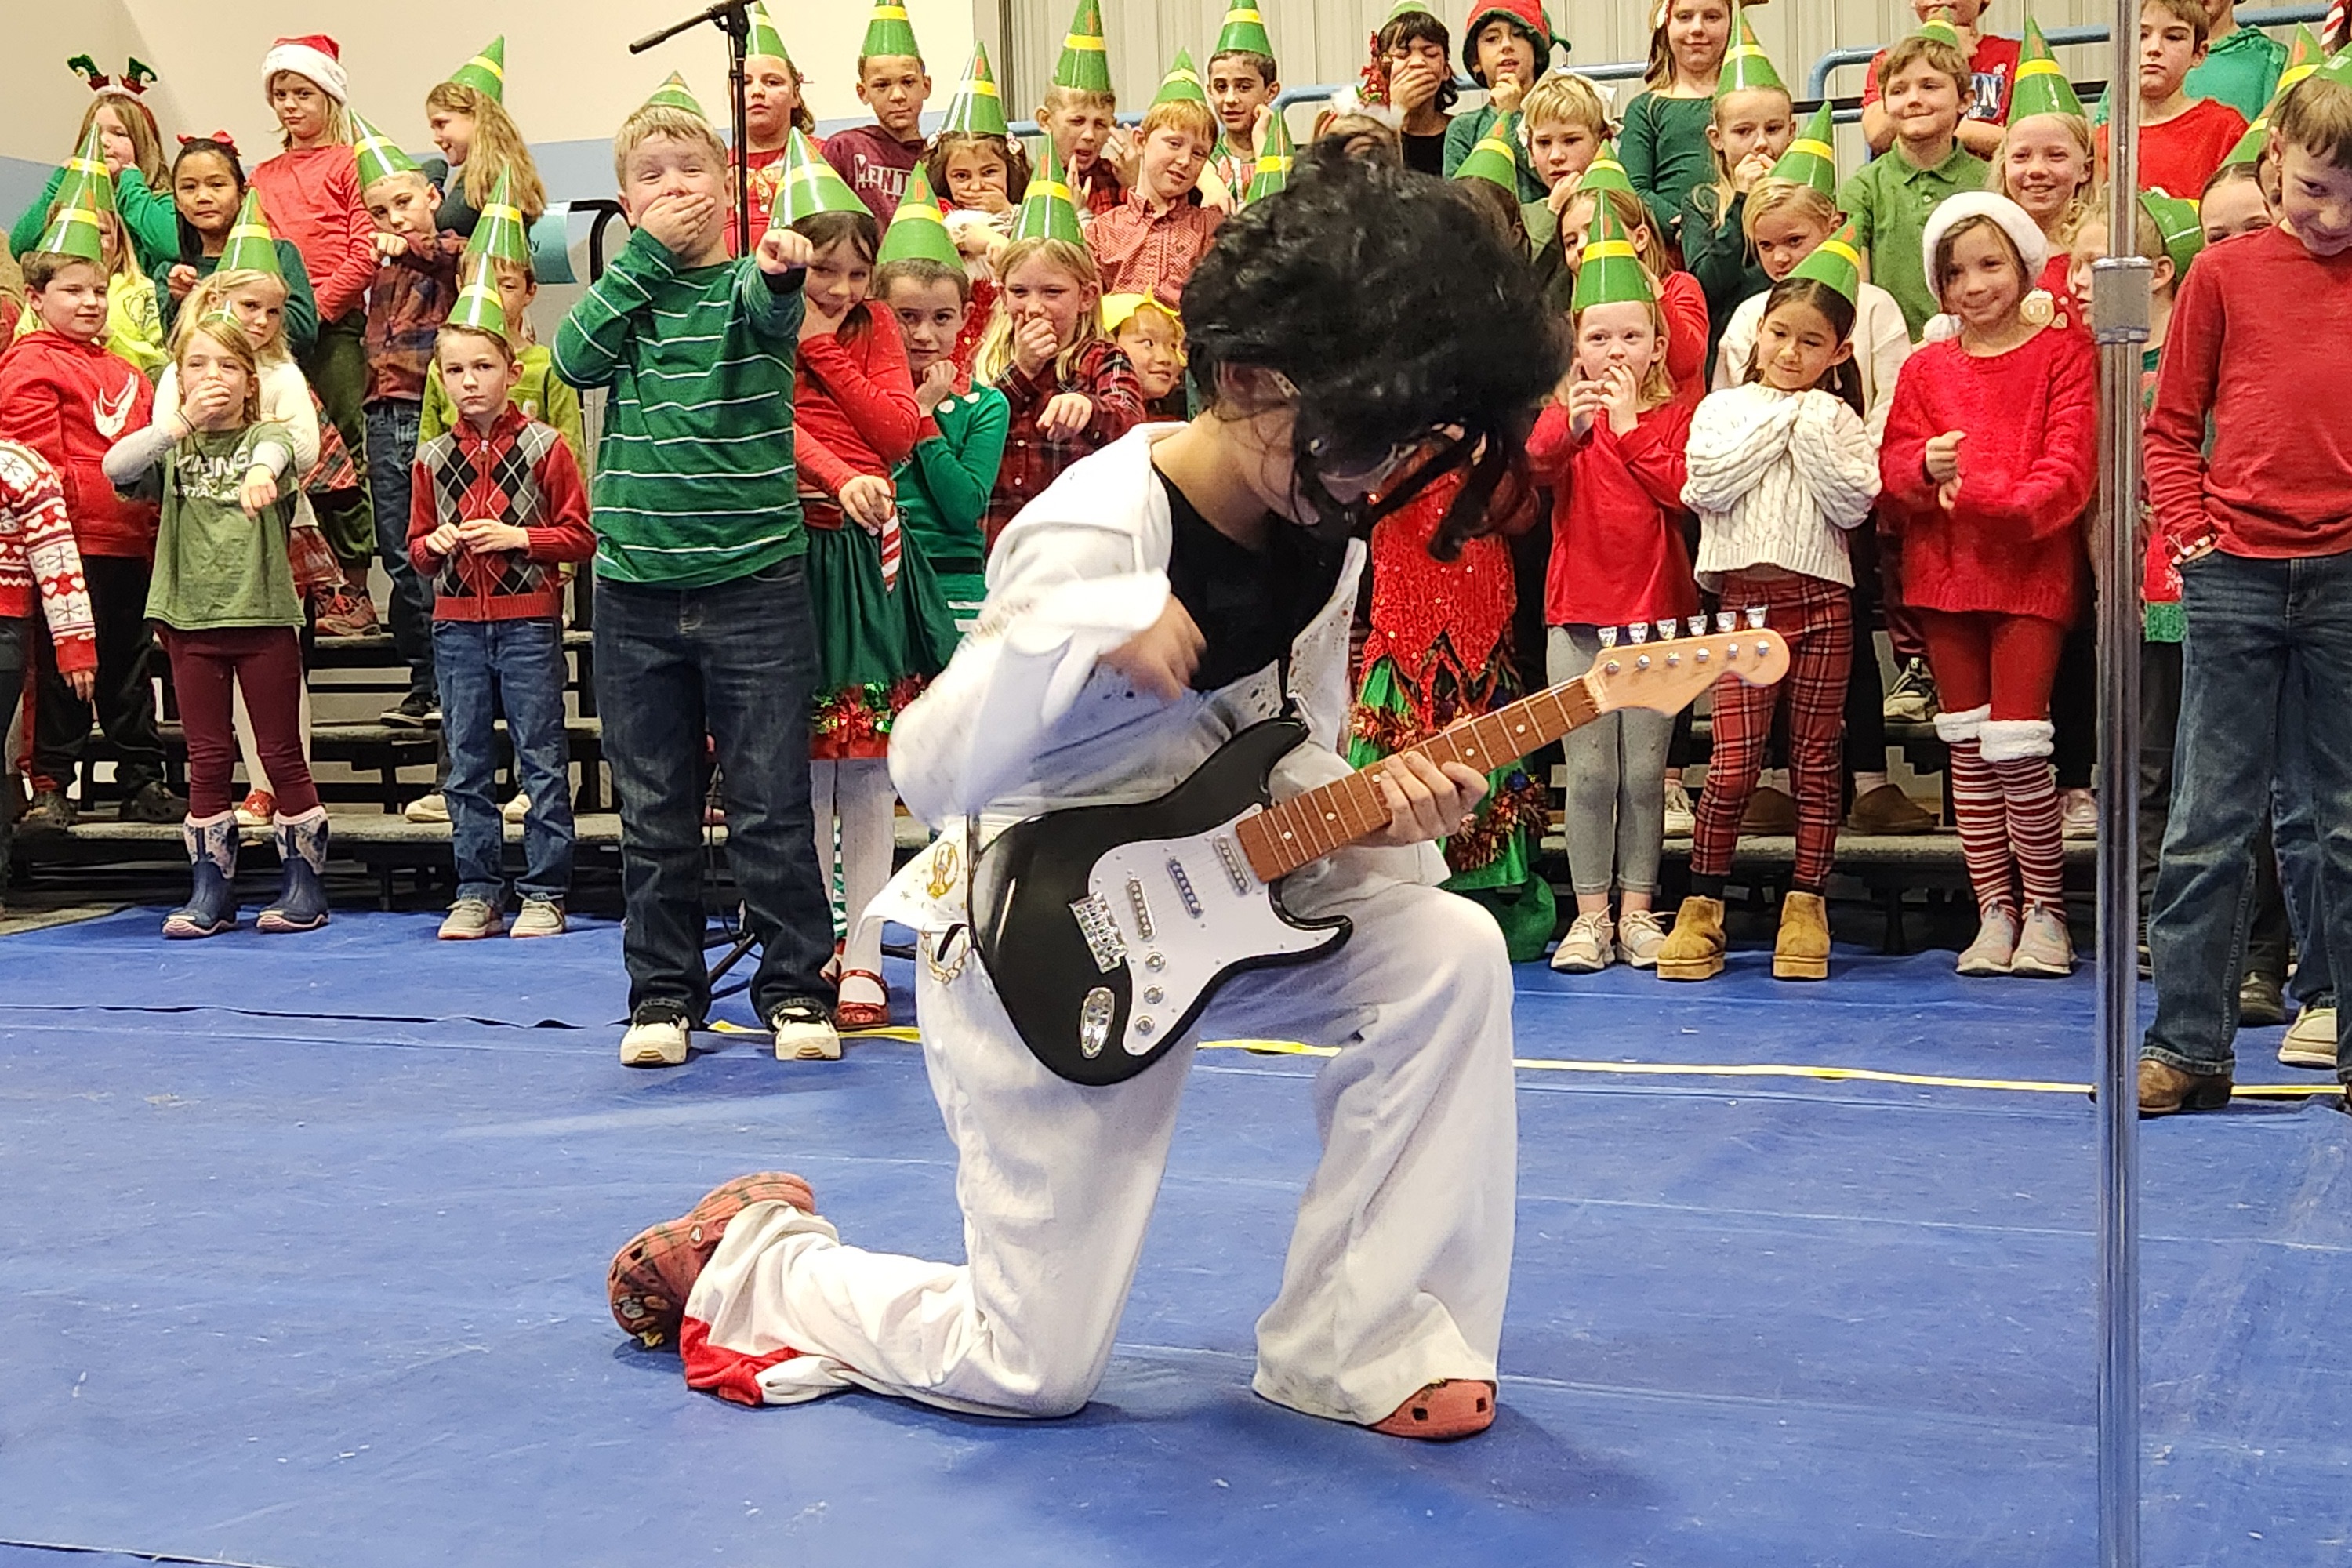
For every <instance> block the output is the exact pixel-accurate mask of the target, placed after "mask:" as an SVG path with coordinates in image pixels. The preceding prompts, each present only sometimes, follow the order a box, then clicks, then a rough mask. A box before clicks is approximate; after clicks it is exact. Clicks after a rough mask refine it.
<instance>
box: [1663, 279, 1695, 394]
mask: <svg viewBox="0 0 2352 1568" xmlns="http://www.w3.org/2000/svg"><path fill="white" fill-rule="evenodd" d="M1658 313H1659V314H1660V315H1663V316H1664V317H1665V319H1666V379H1667V380H1668V381H1671V382H1673V383H1674V384H1675V402H1676V403H1686V404H1688V405H1691V406H1692V407H1693V408H1696V407H1697V406H1698V401H1699V399H1700V398H1702V397H1705V396H1706V334H1707V320H1706V288H1705V286H1704V285H1702V284H1701V283H1700V282H1699V280H1698V279H1697V278H1696V276H1694V275H1693V274H1691V273H1688V272H1669V273H1667V274H1666V275H1665V276H1664V278H1662V279H1659V280H1658Z"/></svg>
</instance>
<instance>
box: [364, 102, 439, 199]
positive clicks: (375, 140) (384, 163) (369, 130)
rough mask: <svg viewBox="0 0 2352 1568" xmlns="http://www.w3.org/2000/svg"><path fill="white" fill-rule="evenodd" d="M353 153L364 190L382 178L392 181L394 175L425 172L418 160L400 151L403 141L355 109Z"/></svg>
mask: <svg viewBox="0 0 2352 1568" xmlns="http://www.w3.org/2000/svg"><path fill="white" fill-rule="evenodd" d="M352 158H353V159H355V160H356V161H357V162H358V163H359V171H360V189H361V190H362V191H364V190H366V189H367V188H368V187H369V186H370V185H373V184H375V183H376V182H377V181H378V180H388V179H390V178H392V176H393V175H394V174H418V173H421V172H422V171H420V170H419V169H418V168H417V165H416V160H415V159H414V158H412V157H410V156H409V155H408V154H407V153H404V152H402V151H401V150H400V144H399V143H398V142H394V140H393V139H392V138H391V137H389V136H386V135H385V134H384V133H383V132H381V131H379V130H377V129H376V128H375V126H374V125H373V124H372V123H370V122H369V121H368V119H367V118H366V116H364V115H362V114H361V113H360V112H359V111H358V110H352Z"/></svg>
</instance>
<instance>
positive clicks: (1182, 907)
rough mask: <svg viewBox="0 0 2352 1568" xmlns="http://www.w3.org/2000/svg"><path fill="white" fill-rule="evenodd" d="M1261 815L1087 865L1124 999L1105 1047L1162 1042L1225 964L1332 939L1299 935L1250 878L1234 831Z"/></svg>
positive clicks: (1130, 847) (1150, 842) (1141, 1048)
mask: <svg viewBox="0 0 2352 1568" xmlns="http://www.w3.org/2000/svg"><path fill="white" fill-rule="evenodd" d="M1261 809H1263V808H1262V807H1259V806H1255V805H1254V806H1252V807H1250V809H1249V810H1248V811H1245V812H1243V813H1241V814H1240V816H1234V818H1232V819H1231V820H1229V821H1227V822H1226V823H1224V824H1223V825H1222V826H1218V827H1214V828H1212V829H1211V830H1210V831H1208V832H1206V833H1201V834H1195V835H1193V836H1192V837H1185V838H1154V839H1141V840H1139V841H1137V842H1135V843H1132V844H1127V845H1122V846H1121V847H1118V848H1117V849H1113V850H1111V851H1110V852H1109V853H1108V854H1106V855H1105V856H1104V857H1103V858H1101V859H1099V860H1097V861H1096V862H1095V868H1094V874H1093V875H1092V876H1091V877H1090V878H1089V879H1087V889H1088V890H1089V891H1090V892H1091V893H1092V894H1093V896H1094V898H1095V899H1096V900H1097V905H1096V908H1097V910H1098V911H1100V910H1108V914H1109V916H1110V919H1111V921H1112V922H1113V923H1115V924H1116V926H1117V927H1118V936H1119V939H1120V942H1122V943H1123V945H1124V947H1125V955H1124V962H1125V965H1126V969H1127V973H1128V982H1129V992H1128V994H1129V997H1130V999H1131V1002H1130V1008H1129V1014H1128V1019H1127V1026H1126V1028H1125V1029H1124V1030H1123V1031H1121V1030H1118V1029H1117V1028H1116V1027H1113V1028H1112V1030H1111V1031H1110V1032H1109V1034H1108V1037H1105V1038H1104V1039H1103V1041H1102V1045H1103V1048H1104V1049H1109V1050H1120V1049H1123V1050H1125V1051H1127V1052H1128V1053H1129V1054H1130V1055H1132V1056H1143V1055H1145V1054H1146V1053H1148V1052H1150V1050H1151V1049H1153V1048H1154V1047H1158V1046H1160V1045H1163V1044H1165V1043H1166V1042H1167V1039H1168V1035H1169V1031H1170V1030H1171V1028H1172V1027H1173V1026H1175V1025H1176V1024H1177V1023H1178V1022H1179V1021H1180V1020H1181V1019H1182V1018H1183V1016H1184V1015H1185V1014H1186V1013H1187V1012H1189V1011H1191V1009H1192V1004H1193V1003H1194V1002H1195V1001H1197V1000H1198V999H1199V997H1200V995H1201V993H1202V990H1204V989H1205V988H1206V987H1207V986H1208V984H1209V983H1210V982H1211V981H1213V980H1214V979H1215V978H1216V977H1217V976H1218V974H1220V973H1223V971H1225V970H1227V969H1229V968H1231V967H1232V966H1233V965H1234V964H1236V963H1242V962H1244V961H1246V960H1248V959H1252V958H1262V957H1265V956H1268V955H1271V954H1276V953H1302V952H1314V951H1316V950H1317V949H1318V948H1322V947H1325V946H1328V945H1329V944H1330V943H1331V942H1334V941H1335V940H1337V937H1338V933H1337V932H1335V931H1301V930H1299V929H1298V928H1297V926H1294V925H1292V924H1291V923H1290V922H1289V921H1286V920H1284V919H1283V918H1282V916H1281V915H1279V914H1277V913H1276V911H1275V908H1274V895H1273V891H1272V889H1270V888H1268V887H1267V885H1266V884H1265V883H1264V882H1262V881H1260V880H1259V879H1257V876H1256V874H1255V873H1254V872H1253V871H1251V870H1250V868H1249V862H1248V860H1247V859H1246V858H1244V856H1243V855H1242V849H1241V844H1240V841H1239V840H1238V839H1236V838H1235V837H1234V831H1233V829H1234V823H1237V822H1239V821H1241V820H1242V818H1243V817H1244V816H1254V815H1255V814H1256V813H1257V812H1258V811H1259V810H1261ZM1188 889H1189V893H1190V897H1189V898H1188V897H1187V891H1188ZM1138 900H1140V902H1141V906H1142V907H1141V909H1140V910H1139V909H1138V907H1137V905H1138ZM1087 1054H1088V1055H1089V1056H1092V1055H1097V1054H1099V1053H1097V1052H1096V1051H1088V1052H1087Z"/></svg>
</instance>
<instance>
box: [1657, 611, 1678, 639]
mask: <svg viewBox="0 0 2352 1568" xmlns="http://www.w3.org/2000/svg"><path fill="white" fill-rule="evenodd" d="M1658 640H1659V641H1660V642H1672V641H1674V640H1675V618H1674V616H1667V617H1666V618H1665V619H1664V620H1663V621H1660V622H1659V623H1658Z"/></svg>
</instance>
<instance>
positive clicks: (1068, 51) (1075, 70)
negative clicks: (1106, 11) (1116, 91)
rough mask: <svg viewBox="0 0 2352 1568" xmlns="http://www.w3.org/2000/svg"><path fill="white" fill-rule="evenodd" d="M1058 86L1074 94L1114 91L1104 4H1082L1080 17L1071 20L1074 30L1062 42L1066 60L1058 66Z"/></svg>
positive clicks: (1087, 0)
mask: <svg viewBox="0 0 2352 1568" xmlns="http://www.w3.org/2000/svg"><path fill="white" fill-rule="evenodd" d="M1054 85H1055V87H1066V88H1068V89H1070V90H1071V91H1073V92H1108V91H1110V90H1111V86H1110V55H1109V53H1108V51H1106V50H1105V49H1104V47H1103V30H1102V4H1101V0H1078V10H1077V15H1076V16H1072V17H1071V18H1070V30H1069V32H1068V33H1067V34H1066V35H1064V37H1063V38H1062V58H1060V59H1059V60H1058V61H1056V62H1055V66H1054Z"/></svg>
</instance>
